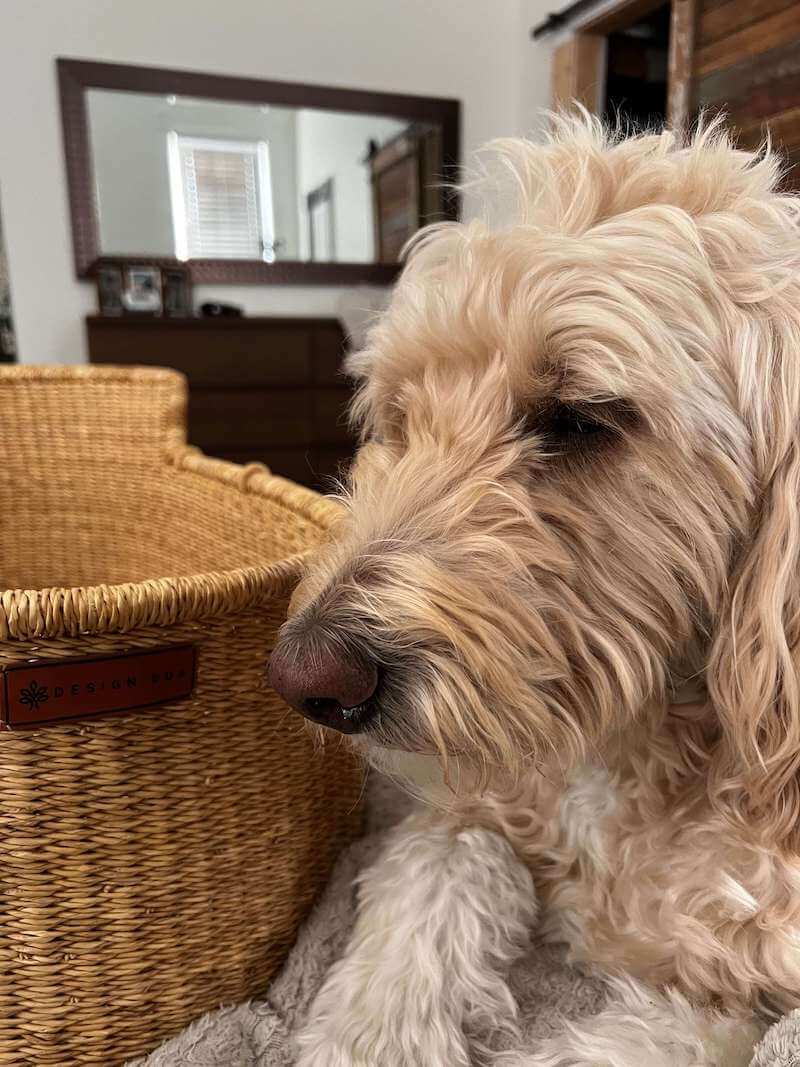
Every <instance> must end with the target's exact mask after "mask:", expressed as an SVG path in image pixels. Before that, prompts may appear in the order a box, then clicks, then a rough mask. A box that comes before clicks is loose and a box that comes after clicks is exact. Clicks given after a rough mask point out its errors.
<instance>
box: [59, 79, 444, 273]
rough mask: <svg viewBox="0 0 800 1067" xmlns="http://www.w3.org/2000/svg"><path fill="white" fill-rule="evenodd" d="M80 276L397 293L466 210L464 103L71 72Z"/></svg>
mask: <svg viewBox="0 0 800 1067" xmlns="http://www.w3.org/2000/svg"><path fill="white" fill-rule="evenodd" d="M58 72H59V84H60V91H61V109H62V120H63V127H64V146H65V154H66V164H67V177H68V182H69V194H70V206H71V213H72V232H73V241H74V247H75V264H76V270H77V273H78V275H79V277H89V276H91V275H92V274H93V272H94V270H95V268H96V265H97V263H98V262H99V261H101V260H102V261H109V260H111V261H114V262H119V263H126V262H127V263H134V262H135V263H143V262H145V263H158V264H161V265H164V264H169V263H174V262H181V263H185V264H186V265H187V266H188V267H189V268H190V270H191V273H192V276H193V278H194V280H195V281H196V282H199V283H204V282H231V283H248V282H290V283H298V284H313V283H328V284H336V283H348V284H349V283H353V282H372V283H375V284H382V283H386V282H389V281H391V279H392V278H393V277H394V275H395V274H396V272H397V269H398V268H397V263H398V257H399V254H400V250H401V248H402V246H403V245H404V243H405V241H406V240H407V239H408V238H409V237H410V236H411V235H412V234H413V233H414V232H415V231H416V230H417V229H419V227H420V226H423V225H425V224H426V223H428V222H433V221H437V220H441V219H446V218H454V217H456V215H457V212H458V204H457V198H456V196H455V194H454V193H453V192H452V191H451V189H450V188H449V184H448V183H450V182H452V181H453V179H454V178H455V177H456V176H457V165H458V157H459V105H458V102H457V101H454V100H446V99H440V98H431V97H416V96H402V95H397V94H391V93H369V92H361V91H357V90H345V89H329V88H324V87H321V86H309V85H295V84H292V83H288V82H270V81H260V80H255V79H249V78H228V77H222V76H218V75H206V74H199V73H193V72H189V71H171V70H164V69H160V68H159V69H156V68H147V67H132V66H126V65H121V64H110V63H90V62H84V61H81V60H72V59H59V60H58Z"/></svg>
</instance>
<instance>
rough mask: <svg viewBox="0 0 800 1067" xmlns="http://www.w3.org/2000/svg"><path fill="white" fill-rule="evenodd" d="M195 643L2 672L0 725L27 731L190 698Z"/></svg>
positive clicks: (43, 664)
mask: <svg viewBox="0 0 800 1067" xmlns="http://www.w3.org/2000/svg"><path fill="white" fill-rule="evenodd" d="M194 671H195V650H194V646H193V645H176V646H173V647H171V648H160V649H156V650H155V651H153V652H132V653H123V654H122V655H119V656H103V657H101V658H97V659H83V660H74V659H72V660H70V659H65V660H42V661H41V662H39V663H34V664H29V663H26V664H24V665H23V666H20V667H11V668H9V669H8V670H6V671H4V672H3V673H2V686H0V728H1V729H4V730H15V729H24V728H25V727H32V726H46V725H47V724H49V723H57V722H63V721H64V720H65V719H83V718H86V717H87V716H89V715H103V714H107V713H108V712H118V711H130V710H132V709H133V708H145V707H152V706H153V705H156V704H165V703H167V701H170V700H180V699H182V698H183V697H188V696H191V693H192V690H193V688H194Z"/></svg>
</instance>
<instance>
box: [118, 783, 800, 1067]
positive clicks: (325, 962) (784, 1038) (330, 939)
mask: <svg viewBox="0 0 800 1067" xmlns="http://www.w3.org/2000/svg"><path fill="white" fill-rule="evenodd" d="M407 809H408V801H407V800H406V798H405V797H403V796H401V795H400V794H399V793H398V792H397V791H396V790H395V789H394V788H393V787H391V786H390V785H389V784H388V783H383V782H380V783H376V785H375V787H374V788H373V789H372V790H371V797H370V806H369V818H368V826H367V834H366V836H365V837H364V838H363V839H362V840H360V841H358V842H356V843H355V844H354V845H351V846H350V848H349V849H347V850H346V851H345V852H344V853H343V854H342V856H341V858H340V860H339V862H338V864H337V866H336V869H335V870H334V873H333V876H332V878H331V881H330V884H329V885H328V888H327V889H326V891H325V893H324V894H323V896H322V897H321V898H320V900H319V901H318V903H317V905H316V906H315V908H314V910H313V911H312V913H311V915H310V916H309V918H308V920H307V921H306V923H305V925H304V926H303V928H302V929H301V931H300V934H299V936H298V939H297V942H296V944H295V946H294V948H293V949H292V952H291V954H290V956H289V958H288V960H287V962H286V965H285V966H284V968H283V970H282V971H281V973H280V975H279V976H278V978H277V979H276V980H275V981H274V982H273V984H272V986H271V987H270V989H269V990H268V992H267V994H266V996H265V997H264V998H263V999H262V1000H257V1001H250V1002H248V1003H246V1004H240V1005H237V1006H235V1007H225V1008H220V1009H219V1010H217V1011H214V1012H210V1013H209V1014H208V1015H205V1016H203V1018H201V1019H198V1020H197V1021H196V1022H194V1023H192V1025H191V1026H189V1027H188V1028H187V1029H186V1030H184V1031H183V1033H181V1034H179V1035H178V1036H177V1037H175V1038H173V1039H172V1040H171V1041H168V1042H167V1043H166V1044H165V1045H162V1046H161V1048H159V1049H157V1050H156V1051H155V1052H153V1053H151V1055H150V1056H147V1057H145V1058H144V1059H140V1060H136V1061H135V1062H134V1063H131V1064H129V1065H128V1067H184V1065H186V1067H292V1065H293V1064H294V1052H293V1048H292V1038H291V1035H292V1032H293V1030H294V1029H295V1027H296V1026H297V1025H298V1024H299V1023H300V1022H301V1021H302V1019H303V1016H304V1014H305V1012H306V1011H307V1009H308V1005H309V1003H310V1002H311V1000H312V998H313V996H314V994H315V993H316V991H317V989H318V988H319V986H320V984H321V982H322V979H323V976H324V974H325V972H326V971H327V969H328V967H329V966H330V964H331V963H332V962H333V961H334V960H335V959H336V958H337V957H338V956H339V955H340V954H341V953H342V951H343V949H344V947H345V944H346V942H347V937H348V934H349V932H350V927H351V925H352V921H353V914H354V908H355V894H354V889H353V881H354V878H355V876H356V874H357V873H358V871H359V870H360V869H361V867H363V866H364V865H365V864H367V863H369V862H371V861H372V860H373V859H374V858H375V857H376V856H377V854H378V853H379V851H380V849H381V845H382V842H383V839H384V836H385V833H386V830H387V829H388V827H389V826H391V825H392V824H393V823H394V822H396V821H397V820H398V819H399V818H401V817H402V816H403V815H404V814H406V811H407ZM511 985H512V988H513V990H514V993H515V994H516V996H517V999H518V1001H519V1004H520V1014H521V1023H522V1032H523V1038H524V1043H525V1046H526V1047H527V1048H530V1049H535V1048H536V1046H537V1044H538V1043H539V1041H540V1040H541V1039H542V1038H543V1037H545V1036H549V1035H550V1034H552V1033H554V1032H556V1030H557V1029H558V1028H560V1027H561V1026H562V1025H563V1020H564V1018H572V1019H575V1018H578V1017H580V1016H582V1015H587V1014H590V1013H593V1012H596V1011H598V1010H599V1009H600V1008H601V1007H602V1005H603V1003H604V1001H605V997H606V994H605V989H604V986H603V985H602V983H601V982H599V981H598V980H597V979H595V978H591V977H587V976H586V975H583V974H581V973H580V972H578V971H576V970H575V969H573V968H571V967H569V966H567V964H566V962H565V960H564V954H563V951H562V950H561V949H560V948H559V947H556V946H549V945H537V944H534V945H533V946H532V947H531V950H530V952H529V953H528V954H527V956H526V957H525V958H524V959H522V960H521V961H520V962H519V963H518V964H517V965H516V966H515V968H514V971H513V973H512V977H511ZM442 1067H446V1065H445V1064H442ZM752 1067H800V1011H798V1012H793V1013H792V1014H791V1015H789V1016H787V1017H786V1018H785V1019H783V1020H782V1021H781V1022H780V1023H778V1024H776V1026H774V1027H773V1028H772V1029H771V1030H770V1031H769V1032H768V1033H767V1035H766V1036H765V1038H764V1040H763V1041H762V1042H761V1044H760V1045H759V1048H758V1050H757V1052H756V1056H755V1058H754V1060H753V1063H752Z"/></svg>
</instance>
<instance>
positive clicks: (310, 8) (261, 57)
mask: <svg viewBox="0 0 800 1067" xmlns="http://www.w3.org/2000/svg"><path fill="white" fill-rule="evenodd" d="M532 4H533V0H436V2H435V3H431V0H403V2H398V0H339V2H336V3H333V2H332V0H226V3H225V4H220V3H219V0H170V2H169V3H164V2H163V0H138V2H137V3H122V2H117V0H3V5H2V7H3V13H2V35H1V36H0V101H2V104H1V105H0V190H2V195H3V207H4V218H5V227H6V240H7V245H8V254H9V261H10V270H11V282H12V293H13V300H14V316H15V320H16V323H17V329H18V342H19V350H20V354H21V358H22V359H23V360H26V361H31V362H38V361H52V360H57V361H66V362H73V361H78V360H81V359H83V358H84V353H85V345H84V328H83V321H82V320H83V316H84V315H85V314H87V313H88V312H91V311H93V310H94V307H95V296H94V292H93V290H92V287H91V286H90V285H88V284H86V283H83V282H79V281H78V280H77V279H76V278H75V276H74V268H73V264H72V248H71V236H70V231H69V218H68V213H67V194H66V186H65V180H64V161H63V152H62V144H61V131H60V120H59V111H58V93H57V83H56V71H55V62H54V60H55V57H56V56H59V55H61V56H72V57H78V58H83V59H102V60H108V61H112V62H122V63H138V64H148V65H153V66H164V67H185V68H188V69H193V70H204V71H209V72H214V73H219V74H239V75H249V76H254V77H263V78H275V79H280V80H288V81H308V82H317V83H319V84H322V85H338V86H343V87H348V88H362V89H372V90H379V91H390V92H406V93H417V94H421V95H426V96H428V95H430V96H449V97H456V98H458V99H460V100H461V101H462V106H463V131H462V132H463V147H464V149H465V151H466V153H467V154H468V153H469V152H471V151H472V150H473V149H474V148H476V147H477V146H478V145H480V144H481V143H482V142H483V141H485V140H487V139H489V138H491V137H495V136H498V135H504V134H509V133H514V132H516V131H517V129H519V128H520V125H521V124H522V125H523V126H527V125H529V123H528V122H527V121H525V122H524V123H523V121H522V120H523V115H528V114H530V115H533V114H534V113H535V110H536V107H537V106H538V105H540V104H543V103H546V93H545V95H544V96H543V97H542V98H541V99H538V98H537V100H536V101H535V102H534V100H532V99H531V97H530V93H531V91H535V92H536V93H537V94H538V93H539V91H540V89H539V81H538V80H537V79H534V81H533V82H532V83H531V84H530V85H528V84H527V82H526V80H525V78H524V77H523V72H524V71H525V70H527V64H528V62H529V57H530V52H529V47H528V45H529V42H528V38H527V34H528V29H529V26H530V24H531V19H534V21H535V17H539V16H535V17H534V16H533V14H532V10H531V8H532ZM547 6H548V4H547V3H546V2H541V3H540V2H539V0H536V8H537V10H538V11H539V12H544V11H545V10H546V8H547ZM537 77H538V76H537ZM210 292H211V291H210V290H208V289H200V290H198V293H197V295H198V298H199V299H205V298H207V296H208V295H209V293H210ZM213 292H214V295H217V296H218V297H219V298H222V299H230V300H235V301H237V302H240V303H243V304H244V305H245V307H246V308H247V310H248V311H249V312H251V313H259V312H260V313H266V314H269V313H287V314H310V315H313V314H328V313H335V311H336V307H337V303H338V301H339V299H340V297H341V290H340V289H336V288H328V287H314V288H305V287H293V288H291V289H289V288H287V287H285V286H274V287H267V286H262V287H246V288H238V287H228V288H224V289H215V290H213Z"/></svg>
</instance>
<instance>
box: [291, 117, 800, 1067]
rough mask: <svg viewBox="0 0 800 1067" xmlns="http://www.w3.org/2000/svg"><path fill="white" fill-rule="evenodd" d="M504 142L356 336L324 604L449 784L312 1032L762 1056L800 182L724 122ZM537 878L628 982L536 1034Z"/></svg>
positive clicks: (780, 833)
mask: <svg viewBox="0 0 800 1067" xmlns="http://www.w3.org/2000/svg"><path fill="white" fill-rule="evenodd" d="M492 158H493V160H494V162H493V163H490V164H488V165H487V167H486V171H487V178H488V183H489V186H490V192H491V195H492V196H494V197H495V199H499V201H500V203H501V205H504V206H505V207H509V205H510V204H511V202H512V200H513V208H512V209H511V211H510V212H509V214H508V217H506V218H505V219H502V220H500V221H495V222H494V223H493V224H491V225H490V224H489V223H488V222H487V221H473V222H470V223H467V224H444V225H440V226H436V227H433V228H430V229H428V230H427V231H424V232H423V234H422V236H421V237H420V238H419V239H418V240H417V241H416V243H415V245H414V247H413V248H412V250H411V253H410V257H409V260H408V263H407V266H406V267H405V269H404V272H403V275H402V277H401V279H400V281H399V283H398V285H397V288H396V291H395V294H394V297H393V300H392V303H391V306H390V307H389V309H388V311H387V312H386V313H385V315H384V316H383V317H382V319H381V320H380V321H379V322H378V323H377V324H376V325H375V327H374V329H373V330H372V333H371V335H370V339H369V343H368V346H367V348H366V350H365V351H363V352H361V353H360V354H358V355H356V356H354V357H352V358H351V361H350V368H351V370H352V371H353V372H354V374H356V375H357V376H358V377H360V378H361V379H362V385H361V388H360V391H359V394H358V397H357V400H356V403H355V415H356V417H357V418H358V420H359V422H360V424H361V425H362V427H363V433H364V444H363V447H362V448H361V450H360V452H359V455H358V458H357V461H356V463H355V466H354V469H353V472H352V476H351V485H350V486H349V488H348V491H347V493H346V494H345V501H346V504H347V516H346V518H345V520H344V521H343V524H342V528H341V530H340V531H339V533H338V536H337V538H336V541H335V543H334V544H333V545H332V546H331V547H330V548H329V549H328V550H327V551H326V553H325V554H323V555H322V556H321V557H320V558H319V559H318V560H317V561H315V563H314V565H313V566H312V567H311V569H310V571H309V573H308V576H307V577H306V579H305V580H304V582H303V583H302V585H301V586H300V588H299V590H298V593H297V596H296V603H295V611H296V612H297V614H296V616H295V619H294V620H293V621H292V622H290V624H289V631H288V632H289V634H290V635H291V634H292V633H294V634H296V633H297V632H298V630H297V626H298V622H297V620H298V619H304V620H306V621H307V620H308V619H309V618H313V621H314V628H315V632H316V633H317V634H319V633H323V634H326V635H327V638H326V639H329V640H341V641H343V642H345V643H347V644H348V645H349V646H351V647H355V648H357V649H360V650H369V653H370V655H371V656H373V657H375V658H376V659H377V660H378V661H379V662H380V664H381V665H382V668H383V672H384V673H383V678H382V683H381V690H380V715H379V717H378V719H377V722H376V724H375V725H374V726H372V727H371V728H370V729H369V730H368V731H367V733H366V734H364V735H361V736H359V737H358V739H357V742H356V747H357V748H358V750H359V751H360V752H361V753H362V755H363V756H364V757H366V759H367V760H369V761H371V762H372V763H373V764H375V765H377V766H379V767H382V768H383V769H388V770H389V771H391V772H392V773H395V774H397V775H399V776H402V777H404V778H406V779H407V780H409V781H411V782H412V783H414V787H415V788H416V789H417V791H418V792H420V793H422V794H423V795H424V796H425V797H426V799H428V800H429V801H430V811H429V813H426V814H421V815H417V816H414V818H413V820H412V822H411V823H409V824H407V825H406V826H405V827H404V828H403V829H401V830H400V831H399V833H398V837H397V840H396V842H395V843H394V845H393V846H392V848H391V849H390V850H389V852H388V853H387V855H386V857H385V858H384V859H383V860H382V861H381V862H380V863H379V864H378V866H377V867H376V868H374V869H373V870H372V871H371V872H369V873H368V874H367V875H366V877H365V879H364V881H363V884H362V887H361V910H360V916H359V919H358V923H357V927H356V932H355V934H354V936H353V940H352V943H351V945H350V948H349V951H348V954H347V957H346V958H345V959H344V960H343V961H342V962H341V963H340V964H339V965H338V966H337V967H336V968H335V969H334V971H333V972H332V973H331V975H330V977H329V979H328V981H327V984H326V986H325V988H324V989H323V991H322V993H321V994H320V996H319V998H318V1000H317V1002H316V1005H315V1007H314V1009H313V1011H312V1014H311V1017H310V1019H309V1022H308V1025H307V1028H306V1030H305V1032H304V1034H303V1035H302V1038H301V1047H302V1050H303V1051H302V1055H301V1063H302V1065H303V1067H311V1065H313V1067H467V1065H468V1064H470V1063H484V1062H487V1063H504V1064H506V1063H514V1064H522V1063H525V1064H537V1065H550V1067H555V1065H558V1067H566V1065H579V1064H581V1065H583V1064H585V1065H589V1064H591V1065H598V1064H603V1065H609V1067H644V1065H647V1067H652V1065H662V1064H663V1065H670V1067H689V1065H695V1064H697V1065H701V1064H702V1065H705V1064H715V1065H718V1067H738V1065H739V1064H746V1063H747V1062H748V1059H749V1055H750V1052H751V1050H752V1046H753V1043H754V1042H755V1041H756V1039H757V1037H758V1034H759V1033H760V1029H761V1026H762V1025H763V1020H765V1019H767V1018H769V1016H770V1013H774V1012H776V1011H779V1010H782V1009H785V1008H788V1007H790V1006H797V1005H800V858H798V857H799V856H800V773H799V770H800V650H799V649H798V639H799V638H800V572H799V571H798V566H799V565H800V510H799V507H798V505H799V503H800V433H798V415H799V414H800V239H799V237H798V219H799V218H800V207H799V206H798V200H796V199H794V198H792V197H791V196H788V195H782V194H781V193H780V192H779V191H777V185H778V181H779V178H780V166H779V162H778V160H777V158H776V157H775V155H774V154H772V153H770V152H769V151H768V150H765V151H763V152H761V153H758V154H748V153H744V152H741V151H737V150H735V149H734V148H733V147H731V145H730V143H729V142H728V140H727V138H726V135H725V134H724V132H723V131H722V130H721V129H720V127H718V126H714V125H712V126H711V127H710V128H707V129H706V130H704V131H701V132H700V133H698V134H697V135H695V136H694V137H693V138H692V139H691V140H689V141H688V142H685V143H684V142H683V141H682V140H681V138H680V137H679V136H678V135H676V134H673V133H671V132H665V133H662V134H653V135H650V134H648V135H643V136H639V137H633V138H628V139H625V138H622V137H618V136H616V135H612V134H609V133H608V132H606V131H605V130H604V129H603V128H602V126H601V124H600V123H599V122H597V121H596V120H593V119H590V118H589V117H588V116H587V115H583V116H580V117H578V118H560V119H557V120H556V121H555V123H554V129H553V132H552V134H551V135H550V136H549V138H548V139H547V140H546V142H545V143H544V144H541V145H536V144H533V143H530V142H525V141H505V142H500V143H498V144H497V145H495V146H494V150H493V156H492ZM503 175H505V177H503ZM498 190H499V191H498ZM587 427H588V430H587ZM590 430H591V431H594V432H589V431H590ZM293 628H294V629H293ZM534 887H535V888H534ZM537 900H538V909H539V911H540V912H541V917H542V923H543V929H544V931H545V932H546V934H547V935H548V936H549V937H551V938H557V939H561V940H566V941H568V943H569V945H570V946H571V950H572V954H573V956H574V958H575V959H576V960H581V961H587V962H588V963H590V964H593V965H595V966H598V967H600V968H602V969H603V970H604V971H605V972H606V973H608V974H609V975H612V976H617V977H616V978H615V979H614V980H613V981H614V983H615V984H614V989H615V992H616V999H615V1002H614V1003H613V1004H612V1006H611V1007H610V1008H609V1009H608V1010H607V1012H606V1013H605V1014H603V1015H601V1016H599V1017H597V1018H595V1019H594V1020H590V1021H587V1022H586V1024H585V1025H582V1026H579V1027H576V1028H575V1027H573V1028H571V1029H568V1030H565V1033H564V1035H563V1036H562V1037H561V1038H559V1039H558V1040H557V1041H554V1042H551V1043H549V1044H547V1045H546V1046H545V1047H544V1048H542V1050H541V1051H540V1052H539V1053H537V1054H536V1055H534V1056H533V1058H531V1057H530V1056H528V1058H527V1059H525V1058H524V1057H523V1058H519V1057H516V1058H515V1056H514V1054H513V1053H511V1052H508V1051H506V1052H505V1053H502V1054H501V1053H499V1052H497V1051H496V1049H495V1050H494V1051H493V1042H492V1040H489V1039H486V1038H485V1036H484V1038H482V1039H480V1040H477V1039H476V1037H475V1035H476V1034H478V1033H479V1032H482V1033H484V1035H485V1033H486V1030H487V1023H488V1024H490V1025H489V1029H491V1028H492V1027H494V1029H495V1030H496V1031H498V1032H502V1034H503V1035H504V1043H505V1045H506V1047H507V1046H508V1044H509V1041H511V1036H513V1032H514V1006H513V1002H512V1000H511V997H510V994H509V992H508V988H507V986H506V984H505V980H504V975H505V971H506V970H507V968H508V965H509V962H510V961H511V960H512V959H513V957H514V955H515V954H516V953H517V952H519V950H520V948H521V946H522V945H523V944H524V941H525V936H526V931H527V930H528V929H529V928H530V927H531V925H532V923H533V919H534V915H535V914H536V911H537ZM502 1043H503V1042H500V1044H502Z"/></svg>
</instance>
